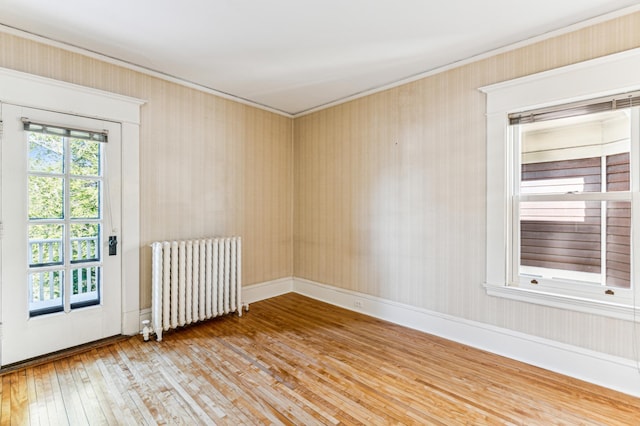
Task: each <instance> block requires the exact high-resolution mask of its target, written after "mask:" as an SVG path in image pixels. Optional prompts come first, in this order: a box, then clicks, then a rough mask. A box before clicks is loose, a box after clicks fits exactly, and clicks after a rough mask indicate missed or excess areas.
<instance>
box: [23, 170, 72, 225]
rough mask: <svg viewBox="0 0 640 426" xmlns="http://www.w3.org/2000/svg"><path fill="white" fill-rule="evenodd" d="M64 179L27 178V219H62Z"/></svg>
mask: <svg viewBox="0 0 640 426" xmlns="http://www.w3.org/2000/svg"><path fill="white" fill-rule="evenodd" d="M63 187H64V179H62V178H59V177H48V176H47V177H43V176H33V175H31V176H29V219H62V218H63V217H64V209H63V198H62V194H63Z"/></svg>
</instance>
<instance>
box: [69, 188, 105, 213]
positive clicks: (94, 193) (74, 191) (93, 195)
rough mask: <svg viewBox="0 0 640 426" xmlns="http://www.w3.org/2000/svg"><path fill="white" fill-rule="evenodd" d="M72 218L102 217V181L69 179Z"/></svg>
mask: <svg viewBox="0 0 640 426" xmlns="http://www.w3.org/2000/svg"><path fill="white" fill-rule="evenodd" d="M69 192H70V194H69V199H70V200H69V202H70V209H71V219H99V218H100V204H99V200H100V182H99V181H97V180H87V179H71V180H70V181H69Z"/></svg>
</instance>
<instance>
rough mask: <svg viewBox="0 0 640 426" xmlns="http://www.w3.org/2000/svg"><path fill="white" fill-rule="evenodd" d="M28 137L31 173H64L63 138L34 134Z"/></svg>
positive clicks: (30, 133) (31, 133)
mask: <svg viewBox="0 0 640 426" xmlns="http://www.w3.org/2000/svg"><path fill="white" fill-rule="evenodd" d="M28 135H29V136H28V138H29V171H30V172H46V173H63V172H64V155H63V152H62V149H63V148H62V147H63V145H62V138H61V137H59V136H51V135H44V134H41V133H33V132H29V133H28Z"/></svg>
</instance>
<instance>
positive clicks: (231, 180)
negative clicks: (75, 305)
mask: <svg viewBox="0 0 640 426" xmlns="http://www.w3.org/2000/svg"><path fill="white" fill-rule="evenodd" d="M0 67H4V68H10V69H14V70H18V71H24V72H28V73H32V74H37V75H41V76H45V77H51V78H55V79H58V80H63V81H69V82H72V83H76V84H81V85H84V86H89V87H95V88H98V89H103V90H108V91H110V92H115V93H120V94H123V95H128V96H134V97H136V98H141V99H144V100H146V101H147V103H146V104H145V105H144V106H143V107H142V118H141V141H140V157H141V161H140V181H141V188H140V193H141V200H140V202H141V212H140V215H141V217H140V221H141V235H140V238H141V243H142V246H141V248H140V251H141V268H140V270H141V295H140V296H141V308H146V307H149V306H150V305H151V287H150V286H151V277H150V269H151V266H150V265H151V263H150V255H151V252H150V251H151V249H150V248H149V247H148V245H149V243H151V242H153V241H156V240H164V239H180V238H191V237H202V236H208V235H231V234H234V235H241V236H242V237H243V255H244V258H243V282H244V284H252V283H258V282H263V281H268V280H272V279H276V278H282V277H289V276H291V275H292V259H293V257H292V256H293V254H292V225H291V224H292V220H293V219H292V196H293V194H292V191H293V179H292V173H293V163H292V161H293V152H292V131H293V128H292V124H293V123H292V120H291V119H290V118H286V117H282V116H279V115H276V114H272V113H269V112H265V111H263V110H259V109H256V108H252V107H248V106H245V105H242V104H239V103H236V102H232V101H228V100H224V99H221V98H219V97H216V96H212V95H209V94H205V93H203V92H200V91H197V90H192V89H188V88H185V87H183V86H180V85H177V84H173V83H170V82H166V81H163V80H160V79H157V78H153V77H149V76H147V75H143V74H140V73H137V72H133V71H130V70H127V69H123V68H120V67H117V66H114V65H110V64H106V63H104V62H101V61H97V60H94V59H90V58H87V57H84V56H81V55H78V54H74V53H70V52H67V51H64V50H61V49H57V48H54V47H49V46H44V45H42V44H38V43H35V42H32V41H28V40H24V39H21V38H18V37H14V36H11V35H7V34H4V33H0ZM125 185H126V182H125Z"/></svg>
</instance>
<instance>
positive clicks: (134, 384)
mask: <svg viewBox="0 0 640 426" xmlns="http://www.w3.org/2000/svg"><path fill="white" fill-rule="evenodd" d="M1 380H2V384H1V386H0V424H2V425H5V424H11V425H14V424H15V425H23V424H32V425H47V424H56V425H58V424H131V425H134V424H135V425H139V424H221V425H256V424H298V425H316V424H366V425H387V424H434V425H455V424H473V425H482V424H518V425H520V424H525V425H550V424H570V425H574V424H587V425H591V424H593V425H605V424H606V425H638V424H640V399H637V398H633V397H630V396H627V395H624V394H621V393H617V392H614V391H611V390H607V389H604V388H601V387H598V386H594V385H591V384H587V383H584V382H581V381H579V380H575V379H571V378H568V377H564V376H561V375H558V374H554V373H550V372H548V371H545V370H542V369H539V368H535V367H531V366H528V365H525V364H522V363H519V362H516V361H512V360H509V359H506V358H502V357H499V356H496V355H492V354H488V353H485V352H482V351H478V350H475V349H472V348H469V347H466V346H463V345H459V344H456V343H453V342H450V341H447V340H444V339H440V338H437V337H434V336H430V335H426V334H423V333H419V332H416V331H413V330H409V329H406V328H403V327H400V326H396V325H393V324H389V323H386V322H384V321H380V320H376V319H373V318H370V317H367V316H363V315H360V314H357V313H353V312H350V311H346V310H343V309H340V308H336V307H333V306H330V305H326V304H324V303H320V302H317V301H314V300H311V299H308V298H305V297H303V296H300V295H296V294H287V295H284V296H280V297H277V298H273V299H270V300H266V301H262V302H258V303H255V304H252V305H251V311H250V312H248V313H247V314H246V315H243V317H242V318H238V317H237V316H235V315H233V316H228V317H224V318H218V319H214V320H211V321H208V322H205V323H201V324H199V325H194V326H191V327H186V328H184V329H182V330H180V331H179V332H169V333H166V334H165V335H164V340H163V342H161V343H157V342H155V341H153V342H147V343H145V342H143V341H142V339H141V337H138V336H136V337H132V338H129V339H126V340H123V341H119V342H116V343H113V344H110V345H107V346H103V347H98V348H92V349H90V350H88V351H86V352H83V353H75V354H73V355H72V356H69V357H66V358H62V359H58V360H56V361H49V362H46V363H43V364H41V365H37V366H31V367H28V368H25V369H21V370H17V371H12V372H10V373H7V374H4V375H2V376H1Z"/></svg>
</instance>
